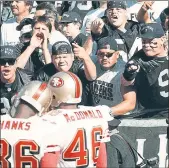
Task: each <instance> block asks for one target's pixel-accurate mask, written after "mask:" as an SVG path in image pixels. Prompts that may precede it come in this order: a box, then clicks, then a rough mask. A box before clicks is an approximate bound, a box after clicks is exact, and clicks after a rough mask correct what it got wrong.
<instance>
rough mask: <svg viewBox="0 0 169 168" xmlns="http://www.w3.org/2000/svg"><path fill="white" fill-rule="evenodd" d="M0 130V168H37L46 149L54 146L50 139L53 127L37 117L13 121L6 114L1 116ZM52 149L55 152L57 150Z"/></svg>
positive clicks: (13, 119)
mask: <svg viewBox="0 0 169 168" xmlns="http://www.w3.org/2000/svg"><path fill="white" fill-rule="evenodd" d="M0 128H1V133H2V134H1V139H0V157H1V162H0V167H4V168H5V167H7V168H18V167H33V168H39V166H40V164H39V161H40V159H41V157H42V156H43V155H44V153H45V151H46V148H48V147H50V146H52V147H53V146H56V145H55V140H53V139H52V138H50V137H51V136H52V135H53V131H54V132H55V129H56V127H55V125H54V124H51V123H50V122H47V121H43V120H41V119H40V118H39V117H38V116H33V117H30V118H29V119H15V118H11V117H10V116H9V115H7V114H6V115H5V116H1V123H0ZM54 149H55V151H57V148H54ZM52 151H53V148H52Z"/></svg>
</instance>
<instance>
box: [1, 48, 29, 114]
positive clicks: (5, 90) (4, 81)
mask: <svg viewBox="0 0 169 168" xmlns="http://www.w3.org/2000/svg"><path fill="white" fill-rule="evenodd" d="M0 51H1V53H0V70H1V71H0V75H1V82H0V88H1V94H0V97H1V104H0V108H1V112H2V113H6V112H7V111H8V109H9V107H10V105H11V98H12V96H13V95H14V94H15V93H16V92H18V91H19V90H20V89H21V88H22V87H23V85H25V84H27V83H28V82H29V81H30V76H28V75H27V72H26V71H25V70H22V69H20V68H16V57H17V53H16V50H15V48H14V47H12V46H1V47H0Z"/></svg>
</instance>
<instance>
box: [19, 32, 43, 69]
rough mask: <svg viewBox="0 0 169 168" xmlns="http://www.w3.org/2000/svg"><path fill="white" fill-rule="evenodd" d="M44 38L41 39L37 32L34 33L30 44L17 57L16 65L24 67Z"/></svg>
mask: <svg viewBox="0 0 169 168" xmlns="http://www.w3.org/2000/svg"><path fill="white" fill-rule="evenodd" d="M42 41H43V39H39V38H38V37H37V35H36V34H34V35H33V36H32V38H31V41H30V45H29V46H28V47H27V48H26V50H25V51H24V52H23V53H22V54H21V55H20V56H19V57H18V58H17V62H16V65H17V67H19V68H22V69H23V68H24V67H25V65H26V63H27V61H28V59H29V57H30V56H31V54H32V53H33V52H34V51H35V49H36V48H37V47H39V46H40V45H41V43H42Z"/></svg>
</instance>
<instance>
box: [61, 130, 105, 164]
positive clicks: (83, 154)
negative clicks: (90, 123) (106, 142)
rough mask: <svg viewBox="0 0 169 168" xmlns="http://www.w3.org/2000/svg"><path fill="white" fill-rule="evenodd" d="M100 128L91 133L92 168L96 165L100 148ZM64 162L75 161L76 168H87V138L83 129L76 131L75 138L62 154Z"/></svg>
mask: <svg viewBox="0 0 169 168" xmlns="http://www.w3.org/2000/svg"><path fill="white" fill-rule="evenodd" d="M102 132H103V131H102V128H101V127H94V128H93V129H92V131H91V135H90V136H89V137H88V138H90V137H91V140H90V142H91V145H90V146H91V148H92V149H91V153H92V162H93V164H94V165H93V166H95V165H96V162H97V158H98V151H99V147H100V136H101V135H102ZM62 158H63V160H65V161H76V167H87V166H88V164H89V150H88V149H87V137H86V131H85V129H83V128H81V129H78V130H77V132H76V134H75V137H74V138H73V140H72V142H71V143H70V145H69V146H68V147H67V148H66V149H65V151H64V152H63V154H62Z"/></svg>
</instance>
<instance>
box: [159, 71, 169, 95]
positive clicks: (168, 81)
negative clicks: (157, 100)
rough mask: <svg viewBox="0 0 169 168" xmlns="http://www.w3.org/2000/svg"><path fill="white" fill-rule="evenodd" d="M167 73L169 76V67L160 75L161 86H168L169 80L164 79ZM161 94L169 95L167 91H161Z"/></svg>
mask: <svg viewBox="0 0 169 168" xmlns="http://www.w3.org/2000/svg"><path fill="white" fill-rule="evenodd" d="M165 75H167V76H169V74H168V69H165V70H163V71H162V72H161V73H160V75H159V78H158V83H159V86H161V87H167V86H168V85H169V80H166V81H164V80H163V77H164V76H165ZM160 95H161V96H163V97H169V93H168V92H165V91H161V92H160Z"/></svg>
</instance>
